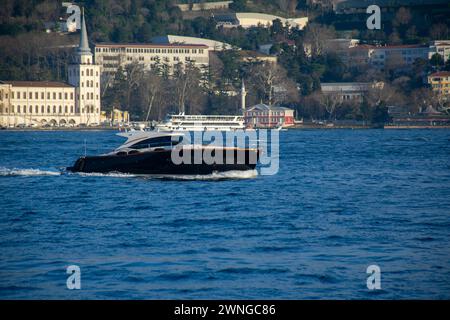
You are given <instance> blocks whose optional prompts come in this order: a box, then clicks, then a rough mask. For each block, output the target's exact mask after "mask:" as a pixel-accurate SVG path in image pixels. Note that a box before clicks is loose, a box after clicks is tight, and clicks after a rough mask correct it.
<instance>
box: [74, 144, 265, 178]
mask: <svg viewBox="0 0 450 320" xmlns="http://www.w3.org/2000/svg"><path fill="white" fill-rule="evenodd" d="M232 151H233V152H226V151H225V150H224V151H223V159H222V161H217V162H220V163H219V164H217V163H212V164H209V163H206V162H205V160H203V159H201V161H198V162H201V163H197V164H196V163H193V162H194V150H190V152H191V160H192V161H187V162H188V163H181V164H175V163H174V162H173V161H172V157H171V156H172V154H171V153H172V151H171V150H158V151H148V152H140V153H133V154H126V155H102V156H87V157H81V158H79V159H78V160H77V161H76V162H75V164H74V165H73V166H72V167H68V168H67V170H68V171H71V172H85V173H109V172H120V173H130V174H183V175H186V174H187V175H205V174H211V173H213V172H223V171H232V170H233V171H234V170H238V171H245V170H253V169H255V167H256V163H257V160H258V157H259V151H258V150H256V149H237V148H233V150H232ZM188 152H189V151H188ZM238 160H240V161H238Z"/></svg>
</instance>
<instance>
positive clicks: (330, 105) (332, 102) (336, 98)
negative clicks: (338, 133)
mask: <svg viewBox="0 0 450 320" xmlns="http://www.w3.org/2000/svg"><path fill="white" fill-rule="evenodd" d="M316 97H317V100H318V102H319V103H320V105H322V106H323V107H324V108H325V110H326V111H327V113H328V120H331V119H332V117H333V115H335V116H336V110H337V108H339V107H340V106H341V105H342V102H343V100H342V97H341V96H340V95H339V94H337V93H326V94H321V93H317V96H316Z"/></svg>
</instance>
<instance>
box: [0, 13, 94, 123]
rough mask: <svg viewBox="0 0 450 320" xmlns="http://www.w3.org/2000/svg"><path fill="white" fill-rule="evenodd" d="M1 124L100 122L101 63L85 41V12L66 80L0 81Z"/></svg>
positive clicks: (86, 40)
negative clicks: (95, 61) (98, 63)
mask: <svg viewBox="0 0 450 320" xmlns="http://www.w3.org/2000/svg"><path fill="white" fill-rule="evenodd" d="M0 92H1V94H0V125H2V126H7V127H15V126H42V125H51V126H65V125H71V126H75V125H80V124H83V125H97V124H99V123H100V113H101V110H100V109H101V101H100V67H99V66H98V65H95V64H94V60H93V56H92V53H91V50H90V48H89V44H88V37H87V31H86V23H85V19H84V13H83V15H82V22H81V34H80V44H79V46H78V48H77V50H76V52H75V54H74V57H73V60H72V62H71V63H70V65H69V66H68V82H67V83H66V82H55V81H1V82H0Z"/></svg>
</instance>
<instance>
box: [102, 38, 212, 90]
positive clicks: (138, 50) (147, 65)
mask: <svg viewBox="0 0 450 320" xmlns="http://www.w3.org/2000/svg"><path fill="white" fill-rule="evenodd" d="M95 62H96V63H97V64H98V65H100V66H101V73H102V81H105V80H106V79H108V78H110V77H113V76H114V75H115V74H116V72H117V70H118V69H119V67H122V68H123V67H125V66H126V65H129V64H132V63H139V64H141V65H142V66H143V68H144V69H147V70H150V69H151V68H152V67H154V66H155V65H156V64H160V65H166V66H167V68H168V71H169V73H170V72H173V69H174V67H175V65H178V64H180V63H181V64H182V65H185V64H186V63H193V64H194V65H195V66H196V67H198V68H199V69H201V70H202V69H203V68H206V67H208V65H209V48H208V46H207V45H204V44H155V43H151V44H142V43H141V44H136V43H135V44H132V43H129V44H126V43H122V44H120V43H119V44H113V43H98V44H96V45H95Z"/></svg>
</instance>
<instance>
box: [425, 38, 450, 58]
mask: <svg viewBox="0 0 450 320" xmlns="http://www.w3.org/2000/svg"><path fill="white" fill-rule="evenodd" d="M436 53H437V54H439V55H440V56H441V57H442V58H443V59H444V62H447V60H448V59H449V58H450V40H437V41H432V42H431V43H430V51H429V53H428V57H429V58H430V59H431V57H433V55H435V54H436Z"/></svg>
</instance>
